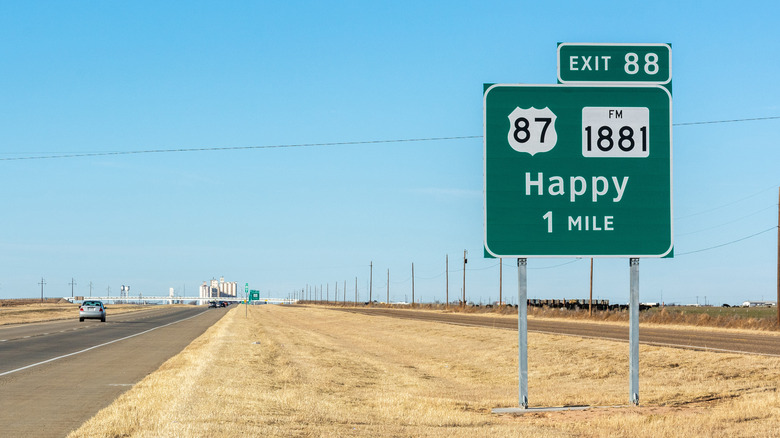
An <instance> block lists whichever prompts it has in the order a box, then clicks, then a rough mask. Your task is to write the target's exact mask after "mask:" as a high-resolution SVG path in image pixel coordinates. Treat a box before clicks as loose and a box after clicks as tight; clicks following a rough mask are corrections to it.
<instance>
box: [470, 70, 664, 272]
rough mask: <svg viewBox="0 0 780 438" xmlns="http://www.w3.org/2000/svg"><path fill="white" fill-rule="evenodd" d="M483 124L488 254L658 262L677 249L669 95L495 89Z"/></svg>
mask: <svg viewBox="0 0 780 438" xmlns="http://www.w3.org/2000/svg"><path fill="white" fill-rule="evenodd" d="M632 59H633V58H632ZM484 122H485V123H484V129H485V132H484V140H485V144H484V147H485V152H484V157H485V162H484V166H485V169H484V178H485V192H484V195H485V203H484V205H485V249H486V251H487V252H488V253H489V254H490V255H493V256H495V257H499V256H500V257H538V256H566V257H568V256H594V257H662V256H664V255H666V254H668V253H669V252H670V251H671V249H672V205H671V196H672V186H671V128H672V123H671V96H670V94H669V92H668V91H667V90H666V89H665V88H663V87H661V86H621V85H602V86H600V85H588V86H576V85H566V84H563V85H492V86H490V87H489V88H487V89H486V91H485V94H484Z"/></svg>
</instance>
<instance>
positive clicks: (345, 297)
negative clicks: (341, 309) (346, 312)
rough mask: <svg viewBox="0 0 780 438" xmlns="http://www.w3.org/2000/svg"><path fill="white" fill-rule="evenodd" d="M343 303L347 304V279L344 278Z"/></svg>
mask: <svg viewBox="0 0 780 438" xmlns="http://www.w3.org/2000/svg"><path fill="white" fill-rule="evenodd" d="M344 304H347V280H344Z"/></svg>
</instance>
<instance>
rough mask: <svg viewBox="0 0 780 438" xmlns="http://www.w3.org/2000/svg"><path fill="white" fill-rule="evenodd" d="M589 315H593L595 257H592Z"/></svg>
mask: <svg viewBox="0 0 780 438" xmlns="http://www.w3.org/2000/svg"><path fill="white" fill-rule="evenodd" d="M588 315H589V316H593V257H591V258H590V298H589V299H588Z"/></svg>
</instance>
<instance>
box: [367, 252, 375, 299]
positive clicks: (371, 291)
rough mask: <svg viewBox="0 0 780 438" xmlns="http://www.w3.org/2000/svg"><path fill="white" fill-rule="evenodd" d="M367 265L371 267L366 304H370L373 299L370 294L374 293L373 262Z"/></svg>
mask: <svg viewBox="0 0 780 438" xmlns="http://www.w3.org/2000/svg"><path fill="white" fill-rule="evenodd" d="M368 266H369V268H370V269H371V273H370V274H369V280H368V281H369V283H368V304H369V305H371V300H372V299H373V296H372V295H373V293H374V262H373V261H372V262H371V263H370V264H369V265H368Z"/></svg>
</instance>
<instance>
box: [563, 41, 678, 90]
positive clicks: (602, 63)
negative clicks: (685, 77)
mask: <svg viewBox="0 0 780 438" xmlns="http://www.w3.org/2000/svg"><path fill="white" fill-rule="evenodd" d="M671 80H672V48H671V46H670V45H669V44H586V43H559V44H558V82H560V83H562V84H565V83H574V82H580V83H582V82H619V83H625V84H660V85H663V84H668V83H669V82H671Z"/></svg>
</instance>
